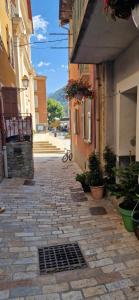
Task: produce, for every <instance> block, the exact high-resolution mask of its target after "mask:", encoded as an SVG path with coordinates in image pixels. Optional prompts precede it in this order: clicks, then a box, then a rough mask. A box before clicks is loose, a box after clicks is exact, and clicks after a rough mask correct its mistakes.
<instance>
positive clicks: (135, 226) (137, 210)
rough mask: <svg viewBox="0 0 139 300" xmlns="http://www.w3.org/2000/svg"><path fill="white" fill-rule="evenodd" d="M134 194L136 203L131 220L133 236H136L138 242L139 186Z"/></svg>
mask: <svg viewBox="0 0 139 300" xmlns="http://www.w3.org/2000/svg"><path fill="white" fill-rule="evenodd" d="M135 192H136V197H137V202H136V205H135V207H134V209H133V211H132V214H131V219H132V221H133V229H134V232H135V235H136V237H137V239H138V240H139V184H138V185H137V186H136V190H135Z"/></svg>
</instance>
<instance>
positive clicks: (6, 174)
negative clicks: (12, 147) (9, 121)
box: [0, 89, 8, 178]
mask: <svg viewBox="0 0 139 300" xmlns="http://www.w3.org/2000/svg"><path fill="white" fill-rule="evenodd" d="M0 112H1V123H2V130H3V129H4V126H5V122H4V105H3V96H2V90H1V89H0ZM2 144H3V147H2V149H3V160H4V175H5V177H6V178H8V161H7V149H6V143H5V137H4V132H2Z"/></svg>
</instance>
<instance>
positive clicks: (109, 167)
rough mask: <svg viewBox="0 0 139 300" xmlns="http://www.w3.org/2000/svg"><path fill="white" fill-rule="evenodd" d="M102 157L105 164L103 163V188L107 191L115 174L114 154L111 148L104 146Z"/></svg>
mask: <svg viewBox="0 0 139 300" xmlns="http://www.w3.org/2000/svg"><path fill="white" fill-rule="evenodd" d="M103 158H104V161H105V165H104V175H105V178H104V181H105V188H106V190H107V191H108V190H110V191H111V190H112V188H113V185H114V184H115V181H116V176H115V171H114V168H115V167H116V155H115V154H114V153H113V151H112V150H111V148H109V147H108V146H106V147H105V149H104V153H103Z"/></svg>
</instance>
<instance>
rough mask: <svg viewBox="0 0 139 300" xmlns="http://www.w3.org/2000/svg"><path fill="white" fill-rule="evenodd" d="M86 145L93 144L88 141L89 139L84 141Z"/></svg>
mask: <svg viewBox="0 0 139 300" xmlns="http://www.w3.org/2000/svg"><path fill="white" fill-rule="evenodd" d="M84 143H85V144H91V143H92V142H91V141H89V140H87V139H84Z"/></svg>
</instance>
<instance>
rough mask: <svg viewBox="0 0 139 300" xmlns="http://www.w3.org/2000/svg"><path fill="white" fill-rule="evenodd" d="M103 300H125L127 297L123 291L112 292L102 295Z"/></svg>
mask: <svg viewBox="0 0 139 300" xmlns="http://www.w3.org/2000/svg"><path fill="white" fill-rule="evenodd" d="M100 299H101V300H125V299H126V297H125V295H124V293H123V292H122V291H116V292H112V293H109V294H106V295H103V296H100Z"/></svg>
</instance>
